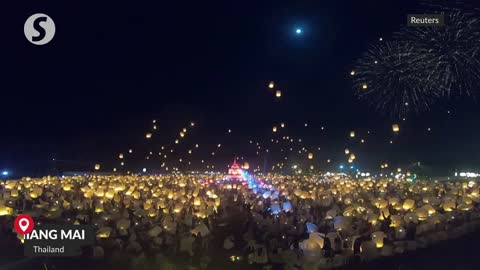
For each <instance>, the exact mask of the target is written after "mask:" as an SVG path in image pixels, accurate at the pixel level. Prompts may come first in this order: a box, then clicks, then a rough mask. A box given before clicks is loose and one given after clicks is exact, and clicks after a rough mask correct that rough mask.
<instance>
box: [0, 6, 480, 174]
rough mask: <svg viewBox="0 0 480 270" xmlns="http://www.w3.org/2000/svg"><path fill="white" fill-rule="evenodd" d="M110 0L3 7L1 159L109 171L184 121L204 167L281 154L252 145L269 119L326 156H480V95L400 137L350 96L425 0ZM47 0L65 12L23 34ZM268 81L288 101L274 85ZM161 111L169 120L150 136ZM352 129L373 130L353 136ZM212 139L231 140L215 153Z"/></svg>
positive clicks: (443, 166)
mask: <svg viewBox="0 0 480 270" xmlns="http://www.w3.org/2000/svg"><path fill="white" fill-rule="evenodd" d="M27 2H31V3H27ZM100 2H103V1H91V2H90V3H85V1H75V2H72V1H68V3H67V2H62V3H53V1H48V3H47V1H22V3H14V2H10V3H8V8H5V9H3V10H4V14H3V15H2V17H1V19H0V21H1V25H3V27H2V33H3V36H2V37H3V38H2V42H1V43H0V48H1V50H0V51H1V61H0V63H1V65H2V66H3V68H2V72H1V74H2V75H1V80H0V89H1V98H0V101H1V103H0V124H1V125H0V170H9V171H12V172H13V174H14V175H16V176H23V175H33V174H37V175H43V174H46V173H51V172H52V169H53V168H57V169H59V170H92V169H93V164H95V163H101V164H102V167H104V168H105V170H110V171H111V168H112V167H118V164H117V163H118V159H117V155H118V153H120V152H123V153H126V152H127V151H128V149H129V148H133V149H134V150H135V153H139V152H142V153H143V152H145V153H146V152H148V151H157V152H158V149H159V145H163V144H164V141H167V142H169V143H171V142H172V141H173V140H174V139H175V136H176V134H178V131H179V130H180V129H181V128H182V127H184V126H188V125H189V123H190V121H194V122H195V123H196V127H195V129H193V130H192V131H191V132H190V133H189V134H188V137H189V138H188V141H187V142H188V143H190V144H192V143H198V144H200V146H201V147H200V149H202V150H201V151H203V152H199V153H197V155H195V156H193V157H192V158H191V160H192V162H193V163H194V164H197V163H198V161H199V160H200V159H203V158H205V159H206V160H207V159H210V160H211V163H212V164H216V165H217V166H219V167H222V168H223V166H226V165H227V163H228V162H230V161H231V160H232V159H233V157H234V156H243V157H244V158H245V159H248V160H250V161H251V163H252V164H254V165H257V164H260V163H261V162H260V161H259V160H262V161H264V160H267V161H268V160H273V159H274V157H269V156H268V155H266V156H262V157H261V158H257V157H255V155H253V154H255V151H254V150H252V149H250V148H248V147H249V146H248V141H249V140H250V139H252V140H254V141H259V140H262V141H267V140H269V139H270V137H271V136H272V126H273V125H278V124H279V123H280V122H285V123H286V125H287V130H286V131H285V134H287V135H291V136H294V137H296V138H302V139H303V141H304V142H305V146H308V147H309V148H311V149H316V148H317V147H321V150H320V151H316V152H315V162H316V168H319V169H325V170H327V169H331V167H337V166H338V165H339V164H341V163H346V159H345V155H344V154H343V149H344V148H345V147H350V148H352V149H356V153H357V159H358V166H359V167H361V168H365V169H367V168H368V169H374V170H376V169H378V168H379V164H380V163H381V162H388V163H390V164H392V167H396V166H408V164H411V163H414V162H418V161H421V163H422V164H423V165H424V166H427V167H430V168H437V169H438V171H439V172H441V173H440V174H447V173H451V172H452V171H453V170H455V169H472V170H474V169H476V168H478V167H480V166H479V164H480V154H479V153H480V143H479V142H478V138H480V126H479V124H480V121H479V119H480V118H479V116H480V109H479V107H478V103H476V102H475V101H474V99H475V98H474V97H469V98H459V99H455V100H453V101H449V102H443V103H440V104H437V105H436V106H434V107H433V108H432V109H431V111H430V112H426V113H422V114H419V115H410V116H409V117H408V119H407V121H404V122H400V124H401V132H400V134H398V135H395V136H394V135H393V134H392V131H391V125H392V124H393V123H394V121H393V120H392V119H390V118H389V117H388V115H384V114H381V113H379V112H376V111H373V110H372V109H371V108H370V107H369V106H367V104H364V103H362V102H359V101H358V100H357V99H356V98H355V97H354V95H353V90H352V84H351V78H350V76H349V72H350V70H351V69H352V66H353V64H354V63H355V61H356V59H357V58H359V57H360V56H361V55H362V53H363V52H365V50H367V49H368V48H369V46H370V44H372V43H373V42H376V41H377V40H378V39H379V37H383V38H384V39H388V38H389V37H391V35H392V33H393V32H394V31H397V30H398V29H399V28H400V27H401V26H402V25H404V24H405V23H406V15H407V14H408V13H416V12H418V11H421V7H420V6H419V5H418V4H417V2H418V1H406V0H389V1H384V0H370V1H357V0H351V1H312V0H309V1H235V2H232V1H207V2H205V1H188V2H187V1H170V2H169V3H161V2H157V3H156V4H151V3H148V4H146V3H142V4H140V3H138V2H132V1H129V2H127V3H120V2H112V3H111V4H105V3H100ZM4 5H5V4H4ZM38 12H43V13H46V14H48V15H49V16H50V17H52V18H53V20H54V21H55V24H56V34H55V37H54V39H53V40H52V42H51V43H49V44H47V45H45V46H35V45H33V44H31V43H29V42H28V41H27V40H26V39H25V36H24V34H23V24H24V22H25V20H26V19H27V18H28V17H29V16H30V15H31V14H34V13H38ZM297 28H301V29H302V30H303V33H302V34H301V35H296V34H295V30H296V29H297ZM271 80H273V81H275V83H276V85H278V87H279V89H281V90H282V91H283V97H282V98H281V99H276V98H275V97H274V95H273V94H272V91H271V90H269V89H268V88H267V85H268V82H269V81H271ZM447 111H450V112H451V113H450V114H448V113H447ZM152 119H157V123H158V127H159V130H158V133H157V134H155V135H154V140H152V141H149V142H146V141H145V133H146V132H148V130H149V129H150V128H151V123H152ZM304 123H308V128H305V127H304ZM322 126H323V127H324V128H325V129H324V130H322V129H321V127H322ZM427 128H431V131H430V132H428V131H427ZM228 129H231V130H232V133H231V134H228V135H227V130H228ZM350 130H355V131H356V132H357V134H358V136H357V137H358V139H359V138H365V140H366V143H365V144H362V145H360V144H358V143H357V144H353V145H352V143H351V142H349V138H348V133H349V131H350ZM367 131H370V134H368V135H367ZM280 136H281V135H280ZM392 139H393V140H394V143H393V144H390V143H389V141H390V140H392ZM156 140H158V141H156ZM218 143H222V147H223V152H222V154H219V155H218V156H216V158H215V159H212V158H211V157H209V153H211V152H212V149H213V148H214V147H215V145H216V144H218ZM185 147H186V149H188V147H187V146H185ZM182 151H183V150H182ZM270 155H274V154H273V153H271V154H270ZM144 157H145V155H140V154H139V155H138V156H137V158H132V160H131V162H129V165H130V166H131V167H130V169H131V170H138V169H139V168H142V167H148V168H152V169H154V168H159V164H160V163H161V161H159V160H154V159H152V160H148V161H146V160H144ZM53 159H55V161H53ZM327 159H331V160H332V163H330V164H327V163H326V162H325V160H327ZM295 161H297V160H295V159H294V158H292V159H291V160H289V162H295ZM299 162H300V161H299ZM115 164H117V165H115ZM198 164H199V163H198ZM261 164H262V165H263V163H261ZM192 167H193V168H195V166H192ZM437 169H435V170H437ZM221 170H223V169H221Z"/></svg>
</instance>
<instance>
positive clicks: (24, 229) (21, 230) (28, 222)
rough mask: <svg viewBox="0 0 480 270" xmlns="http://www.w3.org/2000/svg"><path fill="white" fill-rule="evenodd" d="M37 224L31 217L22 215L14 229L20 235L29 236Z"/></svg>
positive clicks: (17, 218)
mask: <svg viewBox="0 0 480 270" xmlns="http://www.w3.org/2000/svg"><path fill="white" fill-rule="evenodd" d="M34 225H35V223H34V222H33V219H32V217H31V216H29V215H26V214H20V215H18V216H17V217H16V218H15V222H14V223H13V227H14V228H15V231H16V232H17V233H18V234H29V233H31V232H32V230H33V227H34Z"/></svg>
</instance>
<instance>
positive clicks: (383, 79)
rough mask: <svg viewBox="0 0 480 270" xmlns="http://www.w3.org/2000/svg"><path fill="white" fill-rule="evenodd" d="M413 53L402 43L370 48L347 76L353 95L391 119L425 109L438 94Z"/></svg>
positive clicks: (419, 59) (406, 44)
mask: <svg viewBox="0 0 480 270" xmlns="http://www.w3.org/2000/svg"><path fill="white" fill-rule="evenodd" d="M414 50H415V48H414V47H413V46H411V45H410V44H408V43H405V42H381V43H380V44H378V45H375V46H372V47H371V48H370V50H368V51H367V52H366V53H365V54H364V55H363V57H361V58H360V60H359V61H358V62H357V65H356V67H355V69H354V70H353V71H352V73H351V75H352V76H353V78H354V79H353V85H354V89H355V95H356V96H357V97H358V98H359V99H361V100H365V101H367V102H368V103H369V104H370V105H371V106H372V107H374V108H375V109H376V110H378V111H382V112H386V113H388V114H389V115H391V116H392V117H393V118H401V117H404V116H405V115H406V114H408V113H409V112H411V111H414V112H419V111H422V110H427V109H428V108H429V107H430V104H431V103H432V101H433V100H434V98H436V97H437V96H438V95H439V92H438V90H437V89H436V88H434V87H432V85H433V83H430V82H428V81H429V80H430V78H429V74H428V72H427V70H425V69H424V68H423V59H422V58H421V57H419V56H418V54H416V53H415V52H414Z"/></svg>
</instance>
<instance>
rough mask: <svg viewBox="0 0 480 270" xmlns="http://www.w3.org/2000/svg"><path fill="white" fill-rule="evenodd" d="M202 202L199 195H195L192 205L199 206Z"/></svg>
mask: <svg viewBox="0 0 480 270" xmlns="http://www.w3.org/2000/svg"><path fill="white" fill-rule="evenodd" d="M201 203H202V201H201V199H200V197H196V198H195V199H194V200H193V205H195V206H200V205H201Z"/></svg>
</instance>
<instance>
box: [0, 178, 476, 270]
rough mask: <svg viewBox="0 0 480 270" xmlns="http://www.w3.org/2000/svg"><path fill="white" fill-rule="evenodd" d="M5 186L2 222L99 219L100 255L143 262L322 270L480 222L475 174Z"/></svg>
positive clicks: (25, 181)
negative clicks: (438, 178)
mask: <svg viewBox="0 0 480 270" xmlns="http://www.w3.org/2000/svg"><path fill="white" fill-rule="evenodd" d="M0 188H1V191H0V194H1V195H0V220H1V225H2V229H3V231H9V232H11V233H12V228H13V225H12V222H13V219H14V217H15V216H16V215H17V214H20V213H26V214H29V215H30V216H32V217H33V219H34V220H35V222H36V224H42V223H45V224H46V223H56V224H94V225H95V227H96V230H97V231H96V244H95V246H94V247H93V248H92V249H91V252H89V253H90V256H91V257H93V258H96V259H98V260H111V261H115V260H117V261H123V260H125V259H126V258H129V263H128V264H129V265H130V266H132V267H133V269H148V268H149V265H151V264H152V263H153V264H155V265H156V267H158V268H159V269H180V268H179V267H178V265H186V266H188V267H190V268H191V269H220V268H218V267H221V266H219V265H225V264H230V265H234V266H235V265H236V266H237V267H240V268H241V267H243V268H242V269H321V268H322V267H323V268H327V267H335V266H342V265H345V264H349V263H356V262H361V261H369V260H373V259H375V258H377V257H380V256H392V255H395V254H400V253H404V252H408V251H410V250H414V249H416V248H417V247H423V246H427V245H430V244H433V243H436V242H438V241H442V240H446V239H450V238H452V237H458V236H460V235H464V234H466V233H469V232H471V231H473V230H475V229H476V228H477V227H480V211H479V202H480V195H479V184H478V183H477V182H474V181H457V182H452V181H449V182H434V181H418V182H415V183H414V182H411V181H410V180H408V179H404V178H398V179H396V178H391V179H390V178H382V179H371V178H362V179H353V178H351V177H349V176H346V175H329V176H326V175H314V176H284V175H265V176H261V177H253V176H249V178H248V179H228V180H226V179H225V176H223V175H182V174H176V175H174V174H171V175H161V176H160V175H130V176H102V175H87V176H74V177H43V178H22V179H20V180H8V181H5V182H2V184H1V187H0ZM18 238H19V240H18V241H23V240H22V236H21V235H18ZM127 255H132V256H127Z"/></svg>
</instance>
